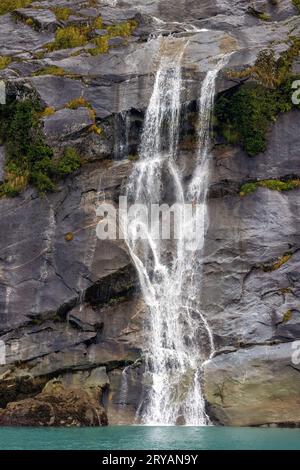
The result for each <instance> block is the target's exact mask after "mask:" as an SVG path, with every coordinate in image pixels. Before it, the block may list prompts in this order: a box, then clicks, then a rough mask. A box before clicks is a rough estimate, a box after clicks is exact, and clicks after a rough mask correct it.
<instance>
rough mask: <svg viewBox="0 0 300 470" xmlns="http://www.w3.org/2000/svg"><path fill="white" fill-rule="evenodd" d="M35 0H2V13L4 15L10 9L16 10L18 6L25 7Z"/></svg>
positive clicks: (0, 5) (0, 10) (0, 7)
mask: <svg viewBox="0 0 300 470" xmlns="http://www.w3.org/2000/svg"><path fill="white" fill-rule="evenodd" d="M32 1H33V0H1V2H0V15H4V14H5V13H8V12H9V11H14V10H16V9H17V8H25V7H27V6H28V5H30V4H31V3H32Z"/></svg>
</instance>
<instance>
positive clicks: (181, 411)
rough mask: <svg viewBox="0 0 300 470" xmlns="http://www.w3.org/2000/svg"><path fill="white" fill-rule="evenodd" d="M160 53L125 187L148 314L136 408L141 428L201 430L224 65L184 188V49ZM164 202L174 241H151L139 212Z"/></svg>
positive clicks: (129, 239) (206, 90)
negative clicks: (212, 176) (206, 274)
mask: <svg viewBox="0 0 300 470" xmlns="http://www.w3.org/2000/svg"><path fill="white" fill-rule="evenodd" d="M167 40H168V39H167ZM167 40H165V41H167ZM164 46H166V44H164V43H163V47H162V50H163V53H162V58H161V61H160V66H159V68H158V71H157V74H156V79H155V84H154V89H153V93H152V96H151V99H150V102H149V106H148V109H147V113H146V117H145V122H144V129H143V134H142V139H141V145H140V151H139V154H140V159H139V161H138V162H136V164H135V166H134V169H133V171H132V174H131V176H130V178H129V182H128V187H127V198H128V201H129V203H130V204H134V205H135V207H136V209H135V211H134V212H133V213H131V214H129V216H128V218H127V220H126V231H125V236H126V243H127V246H128V249H129V252H130V254H131V257H132V260H133V262H134V264H135V267H136V269H137V272H138V276H139V280H140V285H141V288H142V293H143V296H144V300H145V303H146V305H147V307H148V310H147V323H148V328H149V332H148V338H149V339H148V344H147V349H146V351H145V363H146V364H145V368H146V371H145V382H146V383H149V389H150V391H149V394H148V395H147V397H146V399H145V401H144V403H143V405H142V406H141V407H140V409H141V420H142V422H143V423H145V424H155V425H172V424H187V425H206V424H209V418H208V416H207V415H206V412H205V402H204V399H203V394H202V391H201V375H202V369H201V365H202V364H203V362H204V361H205V360H207V359H208V358H209V357H210V356H211V354H212V353H213V351H214V344H213V335H212V332H211V330H210V328H209V324H208V322H207V320H206V319H205V317H204V316H203V314H202V312H201V305H200V301H201V299H199V297H200V295H199V292H200V285H199V283H201V248H202V245H203V241H204V237H205V231H206V229H207V223H206V222H207V220H206V219H207V211H206V195H207V188H208V179H209V147H210V122H211V115H212V109H213V101H214V94H215V81H216V77H217V75H218V72H219V70H220V69H221V68H222V66H223V64H224V58H222V59H218V60H217V64H216V65H215V68H214V70H213V71H210V72H208V73H207V75H206V78H205V80H204V82H203V85H202V89H201V93H200V100H199V145H198V149H199V150H198V154H197V155H196V162H195V169H194V172H193V175H192V178H191V181H190V183H189V185H188V187H185V183H184V182H183V179H182V175H181V172H180V170H179V168H178V165H177V162H176V160H177V156H178V140H179V129H180V112H181V90H182V85H183V83H182V73H181V60H182V57H183V55H184V51H185V48H186V46H187V41H186V39H185V40H183V39H172V47H164ZM165 202H166V203H167V204H169V205H174V204H175V206H176V207H177V208H179V209H182V210H179V216H178V214H177V215H176V224H177V226H176V230H177V237H173V238H174V239H173V238H172V239H162V237H154V236H153V233H154V232H155V231H154V232H153V227H151V229H149V228H148V225H147V220H146V219H147V216H146V215H145V210H146V209H148V210H149V212H151V207H153V204H157V205H158V204H163V203H165ZM187 203H189V204H190V206H192V207H193V206H197V207H196V208H195V210H190V211H189V212H188V214H189V217H187V216H186V213H185V211H184V208H185V206H186V204H187ZM175 206H173V207H175ZM147 213H148V212H147ZM162 217H163V216H162ZM174 217H175V216H174ZM155 228H156V229H157V227H155ZM195 228H196V230H198V231H200V237H197V244H196V245H195V244H194V243H193V244H192V247H191V243H190V241H191V238H190V236H189V235H190V234H191V232H192V231H193V230H195ZM155 233H156V232H155Z"/></svg>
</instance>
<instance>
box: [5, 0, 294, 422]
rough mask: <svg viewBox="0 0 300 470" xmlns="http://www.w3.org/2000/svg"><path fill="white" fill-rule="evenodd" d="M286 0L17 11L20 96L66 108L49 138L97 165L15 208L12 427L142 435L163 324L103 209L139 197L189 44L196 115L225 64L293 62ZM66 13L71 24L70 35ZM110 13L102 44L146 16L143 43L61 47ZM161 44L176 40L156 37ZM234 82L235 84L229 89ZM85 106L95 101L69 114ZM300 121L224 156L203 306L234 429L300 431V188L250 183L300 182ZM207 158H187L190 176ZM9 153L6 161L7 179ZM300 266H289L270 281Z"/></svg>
mask: <svg viewBox="0 0 300 470" xmlns="http://www.w3.org/2000/svg"><path fill="white" fill-rule="evenodd" d="M273 3H274V2H269V1H257V2H249V1H246V0H235V1H225V0H224V1H223V0H222V1H221V2H211V1H206V0H203V1H198V0H188V1H186V0H185V1H181V0H172V1H167V0H164V1H163V0H155V1H152V2H145V1H143V0H137V1H134V2H133V1H123V2H116V5H115V6H112V5H109V2H105V1H100V0H99V1H97V2H93V6H91V5H89V2H88V1H82V0H76V1H68V0H55V1H51V2H49V1H40V2H35V1H34V2H33V3H32V4H31V6H30V8H25V9H22V10H19V12H18V14H17V15H16V14H11V13H9V14H6V15H2V16H0V55H1V56H10V58H11V62H10V63H9V64H8V66H7V67H6V68H4V69H3V70H1V71H0V79H3V80H4V81H5V83H6V87H7V93H8V95H10V96H13V97H17V98H18V99H20V98H22V97H24V96H25V97H28V96H29V97H31V98H32V97H35V98H37V99H38V100H39V101H40V102H41V104H42V107H43V108H51V112H50V113H49V115H45V116H43V118H42V122H43V131H44V134H45V136H46V138H47V140H48V142H49V143H50V144H51V146H53V148H54V149H55V152H57V155H61V152H62V149H63V148H64V147H65V146H66V145H72V146H74V147H75V148H76V149H77V150H79V151H80V154H81V155H82V157H83V159H84V162H85V164H84V165H83V166H82V167H81V169H79V170H78V171H76V172H75V173H73V174H72V175H71V176H69V177H68V178H66V179H64V180H61V181H60V182H59V183H58V185H57V190H56V192H54V193H53V194H48V195H47V196H46V197H44V198H42V199H41V198H39V197H38V194H37V193H36V191H35V190H34V189H32V188H29V189H27V190H26V191H25V192H24V193H22V194H21V195H19V196H17V197H16V198H1V200H0V214H1V221H2V230H1V234H0V253H1V256H0V270H1V271H0V276H1V277H0V280H1V283H0V340H2V341H4V342H5V345H6V351H7V361H6V364H5V365H2V366H1V367H0V406H1V409H0V424H1V425H48V426H79V425H89V426H99V425H105V424H107V420H108V421H109V423H111V424H123V423H124V424H126V423H133V422H134V421H135V413H136V410H137V409H138V407H139V405H140V403H141V397H142V396H143V393H144V391H145V388H147V384H144V383H143V350H144V347H143V346H144V345H145V335H146V334H147V333H146V332H147V310H146V308H145V305H144V304H143V301H142V299H141V298H140V294H139V291H138V283H137V277H136V273H135V271H134V268H133V266H132V263H131V261H130V257H129V254H128V252H127V250H126V247H125V244H124V243H123V241H122V240H121V241H110V240H103V241H100V240H99V239H97V236H96V231H95V230H96V226H97V223H98V222H99V217H97V214H96V213H95V209H96V207H97V204H98V203H99V202H102V201H106V202H111V203H113V204H116V203H117V201H118V197H119V195H120V194H121V193H124V188H125V187H126V181H127V177H128V175H129V174H130V172H131V170H132V165H133V162H132V158H131V159H126V157H128V155H131V153H132V154H133V156H134V155H135V154H136V152H137V148H138V145H139V140H140V133H141V128H142V123H143V116H144V112H145V109H146V108H147V105H148V102H149V98H150V96H151V92H152V89H153V83H154V77H155V72H156V71H157V69H158V67H159V64H160V60H161V57H162V56H163V54H165V53H166V51H167V50H170V54H172V50H173V49H174V48H173V46H172V41H174V40H182V41H186V42H187V44H186V49H185V54H184V59H183V75H184V89H183V90H182V96H183V100H184V102H185V103H187V104H188V103H191V102H195V100H197V99H198V98H199V93H200V88H201V83H202V80H203V77H204V74H205V72H206V71H207V70H209V69H210V68H211V66H212V64H213V63H214V61H213V59H212V58H213V57H215V56H219V55H220V54H225V53H231V52H234V53H233V54H232V55H231V56H230V58H229V62H228V65H227V67H228V68H237V69H239V68H241V67H243V66H248V65H252V64H253V63H254V62H255V60H256V57H257V54H258V53H259V51H260V50H262V49H264V48H266V47H269V46H270V45H272V47H273V49H274V50H275V52H276V53H279V52H282V51H284V50H286V49H287V47H288V46H287V38H288V37H289V35H291V34H293V35H297V34H299V30H300V21H299V16H296V15H297V11H296V9H295V8H294V6H293V5H292V2H290V1H288V0H284V1H281V2H278V3H277V4H276V5H275V4H273ZM250 4H251V5H250ZM249 6H251V7H252V8H254V10H255V11H257V12H261V13H266V14H268V15H270V18H269V19H270V21H262V20H261V19H259V18H258V17H257V16H255V15H254V14H253V11H252V13H251V10H249ZM54 7H69V8H70V9H71V10H72V14H71V15H70V17H69V18H68V19H67V20H65V21H59V20H57V18H56V16H55V14H54V13H53V8H54ZM99 15H101V17H102V20H103V27H102V29H99V28H96V29H94V30H93V33H92V34H91V40H92V38H93V37H95V36H98V37H103V36H105V34H106V33H107V31H108V29H107V28H108V27H109V26H114V25H116V24H120V23H126V22H127V21H132V20H134V21H136V22H137V27H136V29H135V30H134V31H133V32H132V34H131V35H130V36H126V37H119V36H118V35H117V37H115V38H110V42H109V49H108V51H107V52H105V53H99V54H98V55H92V54H91V53H90V52H89V49H90V48H91V47H92V43H91V42H90V41H88V43H87V44H85V45H83V46H76V47H70V48H68V49H62V48H61V49H59V50H53V51H51V50H49V48H47V44H49V43H51V42H52V41H53V40H54V37H55V31H56V30H57V28H58V27H66V26H72V25H76V24H77V25H78V24H79V25H80V24H86V23H87V22H91V21H92V20H93V19H94V18H97V17H98V16H99ZM28 19H32V20H33V23H34V24H33V25H30V24H29V22H27V24H26V20H28ZM151 33H152V34H153V36H159V35H162V37H161V38H160V39H156V40H155V39H153V40H151V41H148V40H147V39H148V37H149V35H150V34H151ZM170 33H172V34H173V35H174V37H175V38H176V39H173V40H172V39H170V38H169V37H168V36H169V34H170ZM8 38H9V40H8ZM187 39H188V41H187ZM298 62H299V60H298V61H297V60H295V65H294V69H295V71H297V70H298V68H299V67H298ZM58 69H59V71H58ZM235 85H236V82H234V81H231V80H229V79H228V77H227V76H226V74H225V73H223V74H220V77H219V80H218V83H217V91H218V92H221V91H222V90H226V89H228V88H230V87H233V86H235ZM78 99H81V100H84V104H83V105H82V103H83V101H79V105H78V106H74V108H76V109H70V108H68V105H69V104H70V102H72V101H74V100H75V101H76V100H78ZM80 103H81V106H80ZM48 111H49V110H48ZM299 121H300V112H299V111H292V112H289V113H285V114H282V115H280V116H279V117H278V120H277V122H276V123H274V125H273V127H272V129H271V130H270V133H269V135H268V149H267V151H266V152H265V153H263V154H260V155H258V156H257V157H253V158H250V157H248V156H247V155H246V154H245V153H244V152H243V151H242V150H241V149H239V148H237V147H229V146H227V147H224V146H222V145H217V146H216V147H215V148H214V151H213V158H212V181H211V187H210V201H209V219H210V226H209V231H208V235H207V240H206V246H205V260H204V277H203V279H204V281H203V286H202V292H204V293H205V295H202V292H199V295H201V296H202V299H203V300H202V304H203V305H202V306H203V313H204V315H205V316H206V318H207V321H208V322H209V325H210V326H211V328H212V331H213V334H214V339H215V344H216V353H215V356H214V358H213V359H211V360H210V361H209V362H207V364H206V365H205V368H204V393H205V398H206V401H207V404H208V410H209V412H210V414H211V417H212V419H213V420H214V421H215V422H217V423H220V424H226V425H264V424H283V425H284V424H288V425H291V424H299V422H300V417H299V416H298V415H297V406H298V405H299V400H300V395H299V393H300V386H299V385H300V384H299V379H298V376H299V371H298V368H297V367H295V366H294V364H293V362H292V347H291V344H292V342H293V341H295V340H298V339H300V326H299V325H300V316H299V315H300V304H299V293H300V276H299V263H300V259H299V256H300V255H299V253H300V250H299V247H300V245H299V244H300V239H299V233H300V218H299V217H300V212H299V204H300V203H299V194H300V190H299V189H295V190H293V191H289V192H277V191H270V190H268V189H265V188H259V189H258V190H257V191H256V192H255V193H252V194H250V195H247V196H245V197H241V196H240V195H239V190H240V187H241V184H243V183H245V182H248V181H252V180H257V179H272V178H278V179H282V178H286V177H291V176H293V177H298V178H299V177H300V164H299V158H298V156H299V151H300V142H299ZM93 126H95V127H94V128H93V129H94V131H93V132H90V128H91V127H93ZM97 129H98V131H97ZM97 132H98V133H97ZM192 152H193V150H189V151H187V152H186V153H185V154H184V152H183V153H182V160H183V161H184V162H187V165H186V168H185V169H184V171H185V172H186V174H187V176H188V174H189V171H190V170H189V166H188V159H189V157H190V156H191V154H192ZM3 153H4V150H3V147H0V180H1V178H2V177H3V175H2V173H1V171H2V170H1V169H2V167H3V165H2V162H3V160H4V157H3ZM287 253H288V254H289V257H288V259H287V261H286V262H285V263H283V264H282V265H281V266H280V267H278V269H274V270H265V269H264V267H265V266H273V265H274V263H276V261H278V260H279V259H281V258H282V257H284V256H285V255H286V254H287ZM253 390H255V392H254V393H253ZM298 408H299V407H298Z"/></svg>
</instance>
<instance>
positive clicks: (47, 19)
mask: <svg viewBox="0 0 300 470" xmlns="http://www.w3.org/2000/svg"><path fill="white" fill-rule="evenodd" d="M15 13H16V14H17V16H18V18H20V19H22V20H23V21H26V20H32V21H33V23H34V25H35V27H37V28H39V29H42V30H47V31H50V32H55V31H56V29H57V28H58V26H59V23H58V21H57V19H56V16H55V14H54V13H53V12H52V11H51V10H41V9H39V10H35V9H34V8H19V9H18V10H16V12H15Z"/></svg>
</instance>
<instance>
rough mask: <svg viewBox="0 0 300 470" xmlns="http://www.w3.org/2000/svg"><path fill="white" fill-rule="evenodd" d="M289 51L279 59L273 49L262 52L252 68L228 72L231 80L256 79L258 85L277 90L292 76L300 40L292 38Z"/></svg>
mask: <svg viewBox="0 0 300 470" xmlns="http://www.w3.org/2000/svg"><path fill="white" fill-rule="evenodd" d="M289 41H290V44H289V47H288V49H287V50H286V51H285V52H283V53H282V54H281V55H280V57H279V58H278V59H276V57H275V53H274V51H273V50H271V49H264V50H262V51H260V53H259V54H258V56H257V60H256V62H255V64H254V65H253V66H252V67H246V68H245V69H243V70H241V71H230V72H228V76H229V78H233V79H236V78H242V79H247V78H254V79H255V80H256V81H257V82H258V83H260V84H261V85H263V86H265V87H267V88H277V87H278V86H280V85H282V84H283V83H284V82H285V81H286V80H287V79H288V78H289V76H290V75H291V68H292V65H293V61H294V59H295V58H296V57H298V56H299V54H300V38H299V37H290V39H289Z"/></svg>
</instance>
